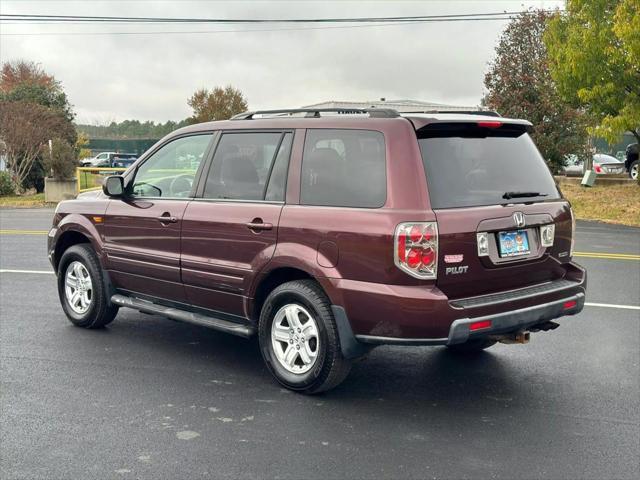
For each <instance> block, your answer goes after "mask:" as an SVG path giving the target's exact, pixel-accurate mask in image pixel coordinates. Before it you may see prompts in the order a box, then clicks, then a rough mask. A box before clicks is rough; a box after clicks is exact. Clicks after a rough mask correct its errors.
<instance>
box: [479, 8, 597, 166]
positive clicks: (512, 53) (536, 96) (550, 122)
mask: <svg viewBox="0 0 640 480" xmlns="http://www.w3.org/2000/svg"><path fill="white" fill-rule="evenodd" d="M551 17H552V14H551V13H549V12H548V11H545V10H531V11H528V12H525V13H522V14H521V15H519V16H518V17H516V18H514V19H513V20H512V21H511V22H510V23H509V24H508V25H507V28H506V29H505V31H504V32H503V34H502V36H501V37H500V41H499V42H498V46H497V47H496V58H495V60H494V61H493V62H492V63H491V64H490V65H489V71H488V72H487V73H486V75H485V79H484V84H485V87H486V88H487V94H486V95H485V97H484V98H483V104H485V105H486V106H488V107H490V108H492V109H495V110H497V111H498V112H499V113H500V114H501V115H504V116H507V117H515V118H524V119H527V120H529V121H530V122H531V123H532V124H533V130H532V132H531V136H532V138H533V140H534V141H535V142H536V145H537V146H538V148H539V149H540V152H541V153H542V155H543V157H544V158H545V160H546V161H547V162H548V164H549V166H550V168H551V169H552V170H554V171H559V170H560V169H561V168H562V166H563V165H564V163H565V157H566V155H568V154H577V155H579V156H581V157H584V156H585V155H586V149H587V132H586V125H585V118H584V115H583V114H581V112H580V111H578V110H577V109H575V108H573V107H572V106H570V105H569V104H567V103H566V102H564V101H563V100H562V98H561V97H560V95H559V94H558V91H557V88H556V86H555V84H554V81H553V79H552V78H551V75H550V74H549V70H548V58H547V51H546V49H545V46H544V43H543V42H542V37H543V35H544V32H545V29H546V27H547V22H548V21H549V19H550V18H551Z"/></svg>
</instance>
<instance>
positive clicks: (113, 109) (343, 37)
mask: <svg viewBox="0 0 640 480" xmlns="http://www.w3.org/2000/svg"><path fill="white" fill-rule="evenodd" d="M562 6H563V2H562V1H551V0H536V1H523V0H515V1H512V0H502V1H500V0H497V1H484V0H475V1H474V0H471V1H454V0H442V1H438V0H435V1H427V0H424V1H402V0H396V1H331V0H322V1H239V0H236V1H212V0H209V1H206V0H199V1H197V0H194V1H191V0H171V1H168V0H167V1H158V0H128V1H124V0H110V1H96V0H80V1H78V0H0V13H2V14H55V15H105V16H107V15H108V16H146V17H198V18H309V17H316V18H328V17H333V18H336V17H363V16H368V17H373V16H402V15H412V16H413V15H446V14H468V13H488V12H502V11H520V10H523V9H526V8H530V7H536V8H540V7H542V8H555V7H562ZM506 23H507V22H506V21H478V22H442V23H422V24H409V25H383V26H381V25H378V26H365V27H357V28H343V27H344V26H345V25H340V27H341V28H326V26H323V28H322V29H319V28H317V26H316V27H315V28H313V29H310V28H309V26H306V25H299V26H296V25H293V26H292V25H266V26H265V25H261V26H246V25H235V26H220V25H121V24H118V25H94V24H91V25H86V24H84V25H82V24H81V25H66V24H63V25H61V24H45V25H36V24H27V25H25V24H20V25H15V24H7V23H2V24H0V59H1V60H2V61H6V60H11V59H17V58H24V59H28V60H33V61H36V62H39V63H41V64H42V66H43V67H44V68H45V69H46V70H47V71H48V72H49V73H52V74H53V75H55V77H56V78H57V79H59V80H60V81H61V82H62V84H63V86H64V88H65V90H66V92H67V94H68V96H69V98H70V100H71V102H72V103H73V105H74V108H75V111H76V113H77V121H78V122H80V123H92V124H103V123H107V122H110V121H112V120H123V119H127V118H136V119H140V120H155V121H166V120H168V119H172V120H180V119H182V118H184V117H186V116H188V115H189V114H190V113H191V112H190V109H189V107H188V106H187V103H186V100H187V98H188V97H189V96H190V94H191V93H193V91H194V90H196V89H198V88H201V87H213V86H215V85H227V84H231V85H234V86H235V87H237V88H239V89H241V90H242V91H243V92H244V94H245V95H246V97H247V98H248V100H249V105H250V107H251V108H253V109H255V108H281V107H298V106H301V105H306V104H312V103H317V102H321V101H325V100H354V101H360V100H362V101H365V100H373V99H378V98H380V97H385V98H387V99H399V98H410V99H417V100H423V101H431V102H438V103H451V104H460V105H477V104H478V103H479V101H480V97H481V96H482V92H483V86H482V80H483V76H484V72H485V71H486V69H487V62H489V61H490V60H491V59H492V56H493V51H494V48H495V45H496V42H497V41H498V38H499V36H500V33H501V31H502V29H503V28H504V27H505V25H506ZM346 26H349V25H346ZM333 27H335V25H334V26H333ZM256 29H259V30H262V31H251V30H256ZM284 29H286V30H284ZM265 30H268V31H265ZM278 30H279V31H278ZM171 31H173V32H183V33H169V32H171ZM194 31H200V32H206V33H184V32H194ZM114 32H117V34H114ZM133 32H135V33H136V34H130V33H133ZM141 32H146V33H144V34H140V33H141Z"/></svg>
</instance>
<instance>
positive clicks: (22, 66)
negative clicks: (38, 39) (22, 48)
mask: <svg viewBox="0 0 640 480" xmlns="http://www.w3.org/2000/svg"><path fill="white" fill-rule="evenodd" d="M0 100H1V101H7V102H29V103H37V104H38V105H42V106H44V107H47V108H51V109H53V110H56V111H58V112H60V113H62V114H63V115H64V116H65V117H66V118H67V120H69V121H70V122H71V121H73V118H74V114H73V109H72V106H71V104H70V103H69V99H68V98H67V95H66V94H65V93H64V90H63V89H62V85H61V84H60V82H58V81H57V80H56V79H55V78H54V77H53V76H51V75H48V74H47V73H46V72H45V71H44V70H43V69H42V67H41V66H40V65H38V64H37V63H34V62H27V61H24V60H15V61H12V62H5V63H4V64H3V65H2V69H1V70H0Z"/></svg>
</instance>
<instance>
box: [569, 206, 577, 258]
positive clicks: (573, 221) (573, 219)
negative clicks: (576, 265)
mask: <svg viewBox="0 0 640 480" xmlns="http://www.w3.org/2000/svg"><path fill="white" fill-rule="evenodd" d="M569 213H571V247H570V248H569V257H573V248H574V247H575V246H576V216H575V215H574V214H573V208H571V207H569Z"/></svg>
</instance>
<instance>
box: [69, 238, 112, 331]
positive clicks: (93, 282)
mask: <svg viewBox="0 0 640 480" xmlns="http://www.w3.org/2000/svg"><path fill="white" fill-rule="evenodd" d="M107 295H108V292H107V289H106V286H105V281H104V277H103V275H102V267H101V266H100V262H99V261H98V257H97V255H96V253H95V251H94V250H93V248H91V245H89V244H86V243H81V244H78V245H74V246H72V247H69V248H68V249H67V250H66V251H65V252H64V254H63V255H62V258H61V259H60V264H59V265H58V296H59V297H60V303H61V305H62V309H63V310H64V313H65V314H66V315H67V318H68V319H69V321H70V322H71V323H73V324H74V325H75V326H76V327H82V328H102V327H104V326H105V325H108V324H109V323H111V322H112V321H113V319H114V318H115V316H116V315H117V313H118V306H117V305H113V304H112V303H111V302H110V301H109V299H108V298H107Z"/></svg>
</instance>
